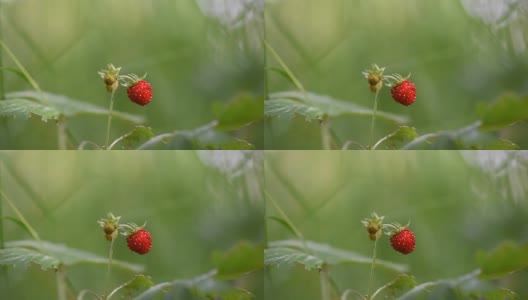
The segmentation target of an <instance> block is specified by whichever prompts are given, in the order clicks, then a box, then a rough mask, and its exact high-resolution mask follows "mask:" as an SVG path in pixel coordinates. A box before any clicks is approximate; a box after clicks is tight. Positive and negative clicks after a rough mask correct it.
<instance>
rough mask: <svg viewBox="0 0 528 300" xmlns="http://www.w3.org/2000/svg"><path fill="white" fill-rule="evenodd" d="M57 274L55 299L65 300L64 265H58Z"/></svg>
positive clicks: (66, 297)
mask: <svg viewBox="0 0 528 300" xmlns="http://www.w3.org/2000/svg"><path fill="white" fill-rule="evenodd" d="M56 274H57V299H59V300H67V299H68V296H67V294H66V277H65V275H64V266H59V268H58V269H57V271H56Z"/></svg>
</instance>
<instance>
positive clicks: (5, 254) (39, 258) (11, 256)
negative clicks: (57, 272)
mask: <svg viewBox="0 0 528 300" xmlns="http://www.w3.org/2000/svg"><path fill="white" fill-rule="evenodd" d="M30 263H34V264H37V265H40V267H41V268H42V270H48V269H57V268H58V267H59V265H60V263H61V262H60V260H58V259H57V258H55V257H53V256H49V255H46V254H44V253H42V252H40V251H37V250H33V249H27V248H5V249H0V264H1V265H4V266H10V265H11V266H14V267H22V268H23V269H26V268H27V267H28V266H29V264H30Z"/></svg>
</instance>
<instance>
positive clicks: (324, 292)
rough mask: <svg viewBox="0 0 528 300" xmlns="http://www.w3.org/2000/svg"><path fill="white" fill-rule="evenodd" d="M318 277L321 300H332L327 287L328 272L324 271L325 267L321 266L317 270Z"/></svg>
mask: <svg viewBox="0 0 528 300" xmlns="http://www.w3.org/2000/svg"><path fill="white" fill-rule="evenodd" d="M319 277H320V279H321V299H322V300H332V295H331V294H330V287H329V286H328V270H327V269H326V266H323V267H322V268H321V270H319Z"/></svg>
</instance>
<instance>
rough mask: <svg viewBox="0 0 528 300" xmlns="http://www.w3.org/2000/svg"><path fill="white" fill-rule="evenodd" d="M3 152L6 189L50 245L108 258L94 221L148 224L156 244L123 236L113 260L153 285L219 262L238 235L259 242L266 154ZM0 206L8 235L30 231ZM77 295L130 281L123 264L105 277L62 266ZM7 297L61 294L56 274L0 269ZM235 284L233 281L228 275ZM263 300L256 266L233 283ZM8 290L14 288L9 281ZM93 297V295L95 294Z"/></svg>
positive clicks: (98, 270) (98, 268) (93, 268)
mask: <svg viewBox="0 0 528 300" xmlns="http://www.w3.org/2000/svg"><path fill="white" fill-rule="evenodd" d="M213 152H214V151H212V152H192V151H188V152H173V151H172V152H170V153H169V152H163V153H162V152H158V153H153V152H152V151H151V152H145V153H143V152H141V153H140V152H135V153H131V152H120V153H118V152H115V153H107V154H106V155H101V154H99V153H92V154H90V153H83V154H75V153H66V152H63V153H60V152H59V153H52V152H23V151H22V152H16V153H13V152H11V153H6V152H4V153H1V154H0V155H1V161H2V165H3V166H2V171H1V175H2V177H1V181H0V185H1V189H2V191H3V192H4V193H5V194H6V195H7V196H8V197H9V199H10V200H11V201H12V202H13V203H14V204H15V205H16V207H17V208H18V210H19V211H20V212H21V214H22V215H23V216H24V217H25V218H26V219H27V221H28V222H29V223H30V225H31V226H32V227H33V228H35V229H36V231H37V232H38V234H39V236H40V238H41V239H42V240H45V241H49V242H53V243H57V244H65V245H67V246H68V247H71V248H75V249H80V250H84V251H89V252H91V253H94V254H96V255H99V256H101V257H103V258H104V257H108V252H109V248H110V242H108V241H107V240H106V239H105V238H104V233H103V231H102V229H101V228H100V227H99V225H98V224H97V221H98V220H99V219H102V218H105V217H106V214H107V212H113V213H114V214H115V215H117V216H121V220H120V222H121V223H128V222H134V223H136V224H139V225H141V224H143V223H144V222H146V223H147V225H146V229H147V230H148V231H149V232H150V233H151V235H152V249H151V251H150V252H149V253H147V254H145V255H138V254H136V253H134V252H132V251H130V250H129V249H128V248H127V245H126V237H124V236H122V235H120V236H119V237H118V238H117V240H116V241H115V244H114V256H113V258H114V259H117V260H121V261H126V262H130V263H134V264H140V265H143V266H144V267H145V270H144V272H142V274H145V275H148V276H151V278H152V281H153V282H154V283H155V284H157V283H161V282H167V281H172V280H176V279H192V278H194V277H196V276H198V275H201V274H204V273H207V272H209V271H210V270H212V269H214V268H215V265H214V264H213V260H212V256H213V253H214V252H216V251H220V252H222V253H224V252H226V251H228V250H229V249H231V248H232V247H234V246H235V245H237V244H238V243H239V242H241V241H248V242H249V243H251V244H252V245H255V246H258V247H261V246H262V243H263V201H262V200H263V199H262V193H261V188H260V187H261V185H260V184H261V178H262V176H260V175H257V174H259V173H260V172H262V168H259V167H252V166H262V163H258V161H259V160H261V158H260V156H259V155H260V154H258V152H254V153H244V152H237V151H230V152H224V151H217V153H213ZM2 202H3V203H2V204H3V216H4V217H6V218H4V219H3V220H2V221H3V241H4V243H6V244H8V243H9V242H10V241H14V240H22V239H24V240H27V239H29V240H31V239H32V237H31V236H30V235H29V234H28V233H27V232H26V231H25V230H24V229H23V227H21V226H18V225H17V224H16V223H14V222H10V221H9V220H8V218H7V217H13V218H15V219H19V217H18V216H17V215H16V214H15V212H14V211H13V210H12V209H11V208H10V206H8V205H7V202H6V201H5V200H4V201H2ZM65 268H66V276H67V279H68V282H69V288H70V290H71V291H74V292H77V293H78V292H80V291H81V290H83V289H90V290H93V291H95V292H97V293H98V294H102V293H104V291H105V288H114V287H116V286H118V285H119V284H122V283H124V282H126V281H128V280H130V279H131V278H132V277H133V275H134V273H132V272H130V271H125V270H123V269H120V268H118V267H114V268H113V269H112V273H111V274H112V275H111V278H110V280H109V281H108V282H106V279H105V278H106V270H107V266H106V264H101V265H93V264H79V265H75V266H71V267H68V266H66V267H65ZM2 273H3V274H2V275H1V276H2V284H1V286H2V289H4V290H3V291H1V292H0V294H1V295H2V299H57V291H56V285H57V282H56V276H55V272H54V271H53V270H47V271H42V270H41V269H40V267H39V266H38V265H35V264H31V266H30V267H29V268H28V269H27V270H24V269H22V268H21V267H20V266H18V267H15V268H13V267H12V266H9V267H5V268H3V269H2ZM225 282H226V283H229V281H225ZM232 284H233V285H234V286H235V287H238V288H242V289H245V290H248V291H249V292H251V293H253V294H255V295H256V296H257V298H259V299H262V295H263V294H262V293H263V290H262V289H263V287H262V275H261V274H260V272H256V273H250V274H247V275H242V274H241V275H240V277H238V278H237V279H236V280H235V281H233V282H232ZM6 285H7V286H9V288H8V290H7V291H6V290H5V287H6ZM89 299H91V298H90V297H89Z"/></svg>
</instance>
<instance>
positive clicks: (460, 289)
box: [397, 270, 518, 300]
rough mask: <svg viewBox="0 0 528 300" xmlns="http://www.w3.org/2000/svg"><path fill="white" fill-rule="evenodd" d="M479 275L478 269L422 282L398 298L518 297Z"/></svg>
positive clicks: (405, 299)
mask: <svg viewBox="0 0 528 300" xmlns="http://www.w3.org/2000/svg"><path fill="white" fill-rule="evenodd" d="M479 275H480V270H477V271H474V272H471V273H469V274H466V275H463V276H460V277H457V278H450V279H440V280H437V281H434V282H426V283H422V284H420V285H418V286H416V287H415V288H413V289H412V290H410V291H409V292H407V293H405V294H404V295H402V296H401V297H399V298H398V299H397V300H414V299H422V296H423V295H424V294H428V297H427V299H431V300H443V299H455V300H456V299H461V300H462V299H481V298H484V299H493V300H504V299H507V300H511V299H518V296H517V294H516V293H514V292H512V291H510V290H507V289H503V288H497V287H495V286H493V285H490V284H487V283H486V282H484V281H481V280H479V279H478V278H479Z"/></svg>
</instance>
